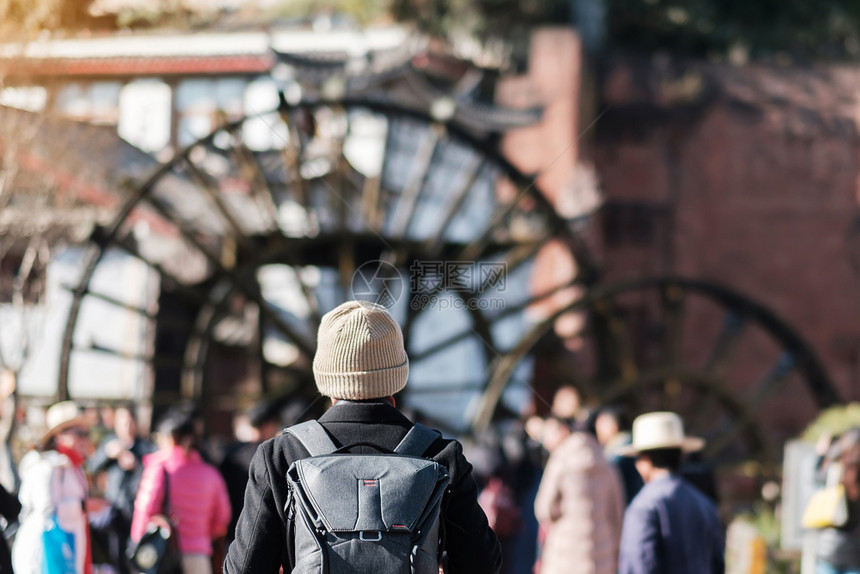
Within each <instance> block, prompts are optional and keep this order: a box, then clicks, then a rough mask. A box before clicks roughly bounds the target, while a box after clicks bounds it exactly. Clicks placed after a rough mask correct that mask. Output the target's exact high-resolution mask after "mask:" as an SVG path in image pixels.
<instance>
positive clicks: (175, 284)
mask: <svg viewBox="0 0 860 574" xmlns="http://www.w3.org/2000/svg"><path fill="white" fill-rule="evenodd" d="M112 245H115V246H116V247H119V248H120V249H122V250H123V251H125V252H126V253H128V254H129V255H131V256H132V257H134V258H135V259H137V260H139V261H142V262H143V263H146V265H148V266H149V267H150V268H151V269H152V270H154V271H155V272H156V273H158V276H159V277H160V278H161V283H162V289H164V288H166V289H169V290H170V291H171V292H173V293H175V294H177V295H179V296H182V297H184V298H185V299H188V300H189V301H193V302H195V303H198V304H204V303H206V301H208V299H209V297H208V295H207V294H206V292H205V291H203V290H202V289H199V288H197V287H192V286H190V285H186V284H185V283H183V282H182V280H181V279H179V278H178V277H177V276H176V275H174V274H172V273H170V272H169V271H167V270H166V269H165V268H164V267H162V266H161V265H159V264H158V263H155V262H154V261H150V260H149V259H147V258H146V257H144V256H143V255H142V254H141V253H140V250H139V249H138V248H137V246H136V245H135V244H134V243H133V242H132V241H130V240H129V238H127V237H122V238H116V239H114V242H113V243H112Z"/></svg>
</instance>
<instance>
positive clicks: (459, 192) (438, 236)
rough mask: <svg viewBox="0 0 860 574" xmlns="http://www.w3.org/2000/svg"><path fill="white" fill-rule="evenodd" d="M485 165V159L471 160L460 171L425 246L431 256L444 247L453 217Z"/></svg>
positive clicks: (436, 254)
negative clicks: (465, 167) (437, 223)
mask: <svg viewBox="0 0 860 574" xmlns="http://www.w3.org/2000/svg"><path fill="white" fill-rule="evenodd" d="M486 165H487V159H486V158H485V157H482V158H479V159H476V160H473V161H472V162H471V164H470V165H469V167H468V168H467V169H466V170H464V171H462V172H461V174H460V179H459V180H458V182H457V185H456V187H454V188H453V190H452V191H451V192H450V193H449V194H448V197H447V200H446V203H445V206H444V208H443V211H442V217H441V218H440V223H439V226H438V228H437V229H436V231H435V232H434V233H432V234H431V235H430V237H429V238H428V239H427V242H426V244H425V251H426V252H427V253H429V254H431V256H438V254H439V253H440V252H441V250H442V247H443V245H444V238H445V234H446V233H447V232H448V229H449V228H450V227H451V224H452V223H453V222H454V217H455V216H456V215H457V213H458V212H459V211H460V209H461V208H462V207H463V204H464V203H465V202H466V198H467V197H468V196H469V190H471V189H472V186H473V185H475V182H476V181H477V180H478V177H479V176H480V174H481V172H482V171H483V170H484V167H485V166H486Z"/></svg>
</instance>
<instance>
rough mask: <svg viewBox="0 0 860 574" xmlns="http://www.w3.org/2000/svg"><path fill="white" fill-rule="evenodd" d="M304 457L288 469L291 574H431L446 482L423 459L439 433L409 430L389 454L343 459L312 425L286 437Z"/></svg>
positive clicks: (299, 427) (435, 571)
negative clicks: (291, 438)
mask: <svg viewBox="0 0 860 574" xmlns="http://www.w3.org/2000/svg"><path fill="white" fill-rule="evenodd" d="M287 432H289V433H290V434H292V435H293V436H295V437H296V438H297V439H298V440H299V441H300V442H301V443H302V445H303V446H304V447H305V449H307V451H308V452H309V453H310V454H311V456H310V457H309V458H305V459H301V460H298V461H296V462H294V463H293V464H292V465H290V468H289V470H288V471H287V484H288V486H289V493H288V500H287V508H286V511H287V516H288V517H289V519H290V521H291V522H292V524H293V525H294V526H293V541H294V549H295V552H294V556H295V565H294V567H293V570H292V571H293V573H295V574H298V573H311V572H312V573H314V574H323V573H325V574H339V573H342V572H350V573H352V572H355V573H358V572H366V573H374V574H388V573H393V572H403V573H407V572H408V573H410V574H424V573H427V574H438V572H439V563H440V558H441V553H442V552H441V551H442V544H441V543H440V521H441V503H442V496H443V495H444V494H445V489H446V488H447V487H448V483H449V482H450V476H449V474H448V470H447V469H446V468H445V467H444V466H442V465H441V464H439V463H437V462H434V461H432V460H429V459H426V458H422V456H421V455H423V454H424V453H425V451H426V450H427V449H428V448H429V447H430V445H431V444H433V443H434V442H435V441H436V439H437V438H439V436H440V435H439V433H438V432H436V431H434V430H431V429H429V428H427V427H425V426H422V425H419V424H416V425H415V426H413V427H412V428H411V429H410V430H409V432H408V433H407V434H406V436H405V437H404V438H403V440H402V441H401V442H400V444H398V445H397V447H395V449H394V451H388V452H386V451H385V449H381V448H380V447H375V448H377V449H379V450H380V451H383V452H381V453H380V454H353V453H348V452H342V451H344V450H346V449H348V448H351V447H352V446H356V445H348V446H346V447H343V448H341V449H337V448H336V447H335V445H334V443H333V442H332V441H331V438H329V436H328V434H327V433H326V431H325V429H323V427H322V425H320V424H319V423H318V422H317V421H308V422H305V423H302V424H299V425H296V426H294V427H290V428H288V429H287Z"/></svg>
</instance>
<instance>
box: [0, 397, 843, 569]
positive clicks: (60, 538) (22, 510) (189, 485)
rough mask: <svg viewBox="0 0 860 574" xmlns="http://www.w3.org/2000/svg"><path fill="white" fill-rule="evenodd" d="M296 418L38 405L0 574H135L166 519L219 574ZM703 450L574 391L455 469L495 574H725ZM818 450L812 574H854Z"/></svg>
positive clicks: (190, 564) (192, 557)
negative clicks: (256, 485)
mask: <svg viewBox="0 0 860 574" xmlns="http://www.w3.org/2000/svg"><path fill="white" fill-rule="evenodd" d="M304 406H306V404H304V405H288V406H287V408H286V409H284V408H281V406H278V407H275V406H274V405H271V404H261V405H258V406H255V407H254V408H252V409H249V410H248V411H245V412H243V413H241V414H237V415H236V416H235V417H234V421H233V422H234V440H233V442H232V443H230V444H226V445H218V446H217V447H216V446H213V445H214V441H212V440H208V439H207V437H205V436H204V434H203V426H202V419H201V417H200V415H199V413H198V412H197V411H196V410H195V409H194V408H190V407H189V408H183V407H179V408H173V409H170V410H169V411H167V412H166V413H164V414H163V415H162V416H161V417H159V419H158V421H159V422H158V424H157V425H156V426H155V432H154V433H153V435H152V437H149V436H144V435H143V434H142V433H141V432H140V429H139V426H138V421H137V417H136V414H135V409H134V408H133V406H132V405H126V406H118V407H116V408H110V409H102V411H101V414H100V417H99V420H98V421H96V420H94V419H93V417H92V416H91V413H90V416H85V415H84V414H83V413H82V411H81V409H80V408H79V407H78V405H76V404H75V403H74V402H71V401H65V402H61V403H57V404H55V405H52V406H51V407H50V408H48V409H47V411H46V413H45V424H44V428H45V429H46V430H45V431H44V433H43V434H41V435H40V436H38V437H36V440H35V445H34V447H33V448H32V449H30V450H29V451H28V452H27V453H26V454H25V455H24V456H23V457H22V458H21V460H20V461H19V464H18V470H19V474H20V484H21V486H20V489H19V491H18V492H17V495H16V493H10V492H8V491H7V490H6V489H3V488H2V487H0V516H2V517H3V519H4V521H5V523H6V525H7V526H11V527H9V528H7V535H8V534H13V536H11V537H10V538H11V540H13V542H14V543H13V545H12V547H11V550H10V548H9V546H8V545H7V544H5V540H2V539H0V573H2V574H5V573H7V572H13V571H14V572H17V573H18V574H30V573H32V574H53V573H55V572H59V573H63V574H72V573H74V574H112V573H116V574H131V573H134V572H148V571H147V570H145V569H142V568H140V567H139V565H135V564H133V563H132V562H131V561H130V560H129V556H130V554H131V552H132V549H133V548H134V547H135V545H136V544H137V542H138V541H139V540H140V539H141V538H142V537H143V536H144V535H145V534H146V532H147V530H148V529H151V528H152V527H153V524H156V525H157V524H158V523H159V520H164V519H165V518H169V520H171V521H172V525H173V526H175V528H176V531H177V532H178V537H177V538H178V540H179V549H178V552H179V555H180V559H181V564H182V571H183V572H185V573H186V574H197V573H200V574H212V573H213V572H219V571H220V565H221V563H222V562H223V558H224V555H225V552H226V548H227V546H228V545H229V543H230V541H231V540H232V537H233V534H234V529H235V526H236V520H237V518H238V516H239V513H240V511H241V509H242V506H243V499H244V493H245V486H246V483H247V481H248V468H249V466H250V464H251V460H252V458H253V456H254V453H255V452H256V450H257V446H258V445H259V444H260V443H261V442H262V441H264V440H266V439H268V438H271V437H273V436H275V435H277V434H278V433H280V431H281V429H282V428H283V427H284V426H287V425H290V424H293V423H296V422H299V421H300V420H303V418H302V417H306V416H307V413H306V409H305V408H304ZM702 447H703V441H702V440H701V439H698V438H696V437H690V436H687V435H685V433H684V428H683V422H682V421H681V419H680V417H679V416H678V415H676V414H674V413H668V412H657V413H646V414H644V415H640V416H639V417H638V418H636V420H634V421H632V425H631V424H630V421H628V419H627V417H626V413H625V412H624V410H623V409H622V408H620V407H616V406H607V407H602V408H599V409H594V410H591V409H586V408H583V406H582V404H581V402H580V400H579V394H578V392H577V391H576V389H574V388H573V387H562V388H560V389H559V390H558V392H557V393H556V395H555V398H554V400H553V402H552V405H551V408H550V410H549V413H548V414H547V415H545V416H528V417H523V418H521V419H508V420H505V421H503V422H501V423H499V424H498V425H497V426H496V427H494V428H493V429H492V430H491V431H487V432H485V433H483V434H481V435H479V436H477V437H476V438H475V441H474V443H473V444H472V446H471V448H470V452H469V460H470V461H471V462H472V464H473V466H474V476H475V477H476V479H477V480H478V482H479V488H480V492H481V494H480V497H479V503H480V505H481V507H482V508H483V509H484V511H485V513H486V515H487V518H488V520H489V523H490V525H491V526H492V528H493V529H494V530H495V532H496V534H497V535H498V537H499V539H500V540H501V541H502V548H503V553H504V566H503V568H504V572H506V573H508V574H526V573H534V574H552V573H557V572H558V573H562V572H563V573H571V574H577V573H583V574H586V573H587V574H617V573H620V574H640V573H641V574H645V573H654V572H660V573H662V574H673V573H676V572H677V573H689V572H697V573H702V574H711V573H722V572H724V571H725V564H724V555H725V542H724V541H725V537H724V526H723V524H721V522H720V519H719V516H718V513H717V504H718V502H719V501H718V493H717V488H716V481H715V479H714V475H713V472H712V470H711V469H710V468H709V467H708V465H707V464H706V463H704V462H703V460H702V458H701V457H700V455H699V454H698V453H699V452H700V450H701V449H702ZM818 448H819V454H820V457H819V459H818V471H819V472H818V476H819V479H820V482H821V484H822V485H824V484H825V482H826V483H831V482H834V481H835V482H836V483H838V484H840V485H842V486H843V487H844V491H845V497H846V501H847V505H848V509H847V510H848V514H849V516H851V517H852V519H851V520H849V521H847V522H846V523H845V524H844V525H841V526H839V527H832V528H823V529H821V531H820V532H819V533H818V538H817V543H816V555H817V556H816V560H817V574H860V544H857V542H856V541H857V540H858V536H860V520H858V519H857V517H858V516H860V429H852V430H850V431H848V432H846V433H844V434H843V435H841V436H839V437H825V439H823V440H822V443H821V444H819V447H818ZM834 477H835V478H834ZM15 526H17V528H14V527H15Z"/></svg>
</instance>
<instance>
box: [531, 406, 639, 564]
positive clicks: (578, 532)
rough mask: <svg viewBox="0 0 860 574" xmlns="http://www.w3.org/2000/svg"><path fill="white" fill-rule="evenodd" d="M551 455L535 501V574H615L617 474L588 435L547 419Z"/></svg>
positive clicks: (619, 518)
mask: <svg viewBox="0 0 860 574" xmlns="http://www.w3.org/2000/svg"><path fill="white" fill-rule="evenodd" d="M543 427H544V428H543V433H542V435H543V440H542V442H543V444H544V446H545V447H546V448H547V450H548V451H549V452H550V456H549V460H548V461H547V465H546V469H545V470H544V475H543V478H542V479H541V483H540V487H539V489H538V493H537V498H536V499H535V515H536V516H537V519H538V521H539V522H540V526H541V530H542V531H543V533H544V535H545V537H544V541H543V547H542V550H541V554H540V563H539V567H538V569H537V571H538V572H539V573H540V574H555V573H564V574H616V572H617V569H618V545H619V541H620V539H621V525H622V522H623V518H624V494H623V492H624V491H623V487H622V484H621V479H620V477H619V476H618V472H617V471H616V470H615V468H614V467H613V466H612V464H611V463H609V462H608V461H607V460H606V458H605V457H604V455H603V451H602V450H601V448H600V445H599V444H598V442H597V440H596V439H595V438H594V437H593V436H592V435H591V434H589V433H586V432H579V431H573V432H572V431H571V430H570V427H569V426H567V424H566V423H565V422H564V421H560V420H558V419H554V418H550V419H548V420H547V421H546V422H545V423H544V425H543Z"/></svg>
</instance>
